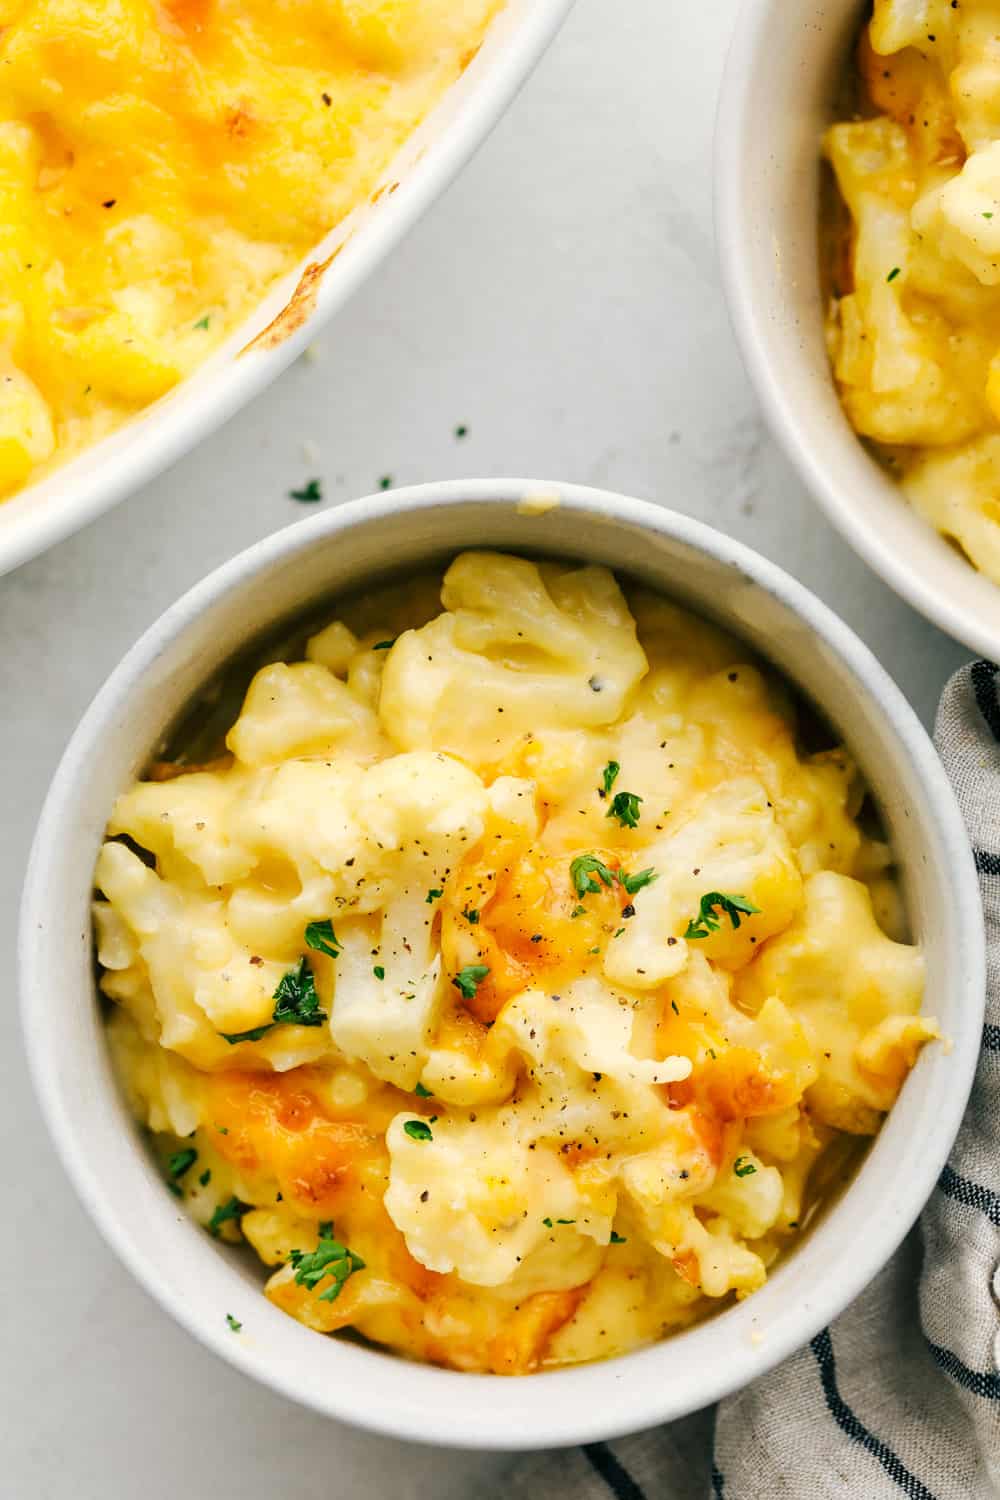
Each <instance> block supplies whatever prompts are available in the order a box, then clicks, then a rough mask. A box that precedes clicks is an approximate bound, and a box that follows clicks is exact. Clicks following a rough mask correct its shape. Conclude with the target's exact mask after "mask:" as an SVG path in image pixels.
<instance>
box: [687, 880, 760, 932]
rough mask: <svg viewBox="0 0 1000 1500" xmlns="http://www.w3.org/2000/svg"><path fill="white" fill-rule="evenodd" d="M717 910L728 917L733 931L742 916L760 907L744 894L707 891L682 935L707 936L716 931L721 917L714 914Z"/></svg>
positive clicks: (720, 923)
mask: <svg viewBox="0 0 1000 1500" xmlns="http://www.w3.org/2000/svg"><path fill="white" fill-rule="evenodd" d="M717 911H719V912H721V913H722V914H723V915H725V916H727V917H728V918H729V920H730V922H731V923H732V926H733V931H734V932H735V931H736V929H737V928H738V927H739V926H740V923H741V922H742V920H743V917H744V916H748V917H749V916H753V914H754V913H755V912H759V911H760V907H759V906H754V904H753V902H752V901H748V900H747V898H746V896H737V895H735V894H732V895H727V894H726V892H725V891H709V892H708V893H707V894H706V895H704V896H702V898H701V905H700V909H699V911H698V915H697V916H696V917H692V919H691V921H690V922H689V923H688V924H687V928H686V930H685V933H684V936H685V937H686V938H687V939H689V940H690V939H691V938H707V937H708V935H709V933H711V932H718V930H719V928H720V927H721V925H722V917H721V916H716V912H717Z"/></svg>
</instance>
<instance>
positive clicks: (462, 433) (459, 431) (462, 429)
mask: <svg viewBox="0 0 1000 1500" xmlns="http://www.w3.org/2000/svg"><path fill="white" fill-rule="evenodd" d="M468 431H469V429H468V428H467V427H466V426H465V424H464V422H463V423H461V424H460V425H459V426H458V427H456V428H455V436H456V437H457V438H464V437H466V436H467V434H468Z"/></svg>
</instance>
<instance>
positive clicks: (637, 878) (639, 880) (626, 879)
mask: <svg viewBox="0 0 1000 1500" xmlns="http://www.w3.org/2000/svg"><path fill="white" fill-rule="evenodd" d="M658 879H659V876H658V875H657V873H656V871H655V870H654V869H653V868H652V866H650V868H649V869H647V870H640V871H639V872H638V874H636V875H629V874H628V872H627V871H626V870H619V871H618V882H619V884H620V885H621V887H622V889H623V890H626V891H628V893H629V895H630V896H634V895H635V894H636V892H637V891H641V890H642V888H643V886H644V885H652V883H653V881H654V880H658Z"/></svg>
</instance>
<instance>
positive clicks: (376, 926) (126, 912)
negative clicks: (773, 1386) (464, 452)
mask: <svg viewBox="0 0 1000 1500" xmlns="http://www.w3.org/2000/svg"><path fill="white" fill-rule="evenodd" d="M427 579H430V580H431V582H430V584H429V585H428V583H427V582H426V580H427ZM421 580H424V581H423V582H422V581H421ZM303 621H305V622H306V623H305V624H303V623H302V622H303ZM248 622H252V626H250V625H249V624H248ZM786 684H787V686H786ZM789 688H790V691H789ZM807 701H808V702H810V703H811V705H812V706H813V707H814V708H815V710H817V711H818V712H817V713H816V714H815V715H814V714H813V712H812V708H809V707H806V706H804V704H805V703H806V702H807ZM241 704H242V709H241ZM827 726H828V727H827ZM226 740H228V742H229V743H228V745H226V743H225V741H226ZM840 744H846V745H847V746H848V749H847V750H846V751H843V750H840V749H838V748H837V747H838V746H839V745H840ZM855 766H856V767H857V770H856V771H855V769H854V767H855ZM178 772H179V773H180V774H178ZM863 786H866V787H867V788H868V790H869V793H870V797H869V799H868V800H867V801H865V802H862V801H861V800H860V799H861V788H862V787H863ZM602 793H603V794H604V795H601V794H602ZM768 804H770V806H769V805H768ZM418 840H419V843H418ZM831 846H833V847H831ZM890 851H891V852H890ZM352 861H353V863H352ZM95 866H96V870H97V881H98V885H99V893H98V896H97V902H98V915H97V927H98V935H99V936H98V950H99V957H100V961H101V966H100V970H99V973H100V977H101V978H102V979H103V983H104V986H105V988H106V989H107V990H108V991H110V992H111V999H110V1003H107V1002H105V1003H104V1004H103V1005H99V1004H97V1003H95V970H94V959H95V956H96V955H95V949H94V945H93V941H92V920H93V912H92V907H93V899H94V878H95ZM897 874H898V879H897ZM20 951H21V964H22V989H23V999H24V1017H25V1030H26V1035H27V1039H28V1047H29V1054H30V1057H31V1061H32V1066H33V1071H34V1075H35V1079H36V1083H37V1086H38V1089H39V1093H40V1097H41V1100H42V1103H43V1107H44V1109H45V1113H46V1116H47V1118H48V1120H49V1123H50V1125H51V1127H52V1129H53V1133H54V1135H55V1138H56V1140H57V1142H58V1145H59V1148H60V1151H61V1153H62V1155H63V1158H64V1160H65V1162H66V1164H67V1167H68V1169H69V1171H70V1173H71V1175H72V1177H73V1180H74V1181H75V1183H76V1184H77V1186H78V1188H79V1190H80V1192H81V1195H82V1196H83V1198H84V1201H85V1203H86V1204H87V1206H88V1208H89V1210H90V1211H91V1213H92V1214H93V1215H94V1217H95V1218H96V1220H97V1222H98V1223H99V1224H100V1226H101V1227H102V1229H103V1231H104V1232H105V1234H106V1235H107V1236H108V1238H109V1240H110V1242H111V1243H112V1244H113V1245H114V1246H115V1247H116V1249H118V1250H119V1252H120V1253H121V1254H122V1256H123V1257H124V1258H125V1260H126V1261H127V1263H128V1264H129V1265H130V1267H131V1268H132V1269H133V1270H134V1271H135V1272H136V1274H137V1275H138V1276H139V1277H140V1278H141V1280H142V1281H143V1283H144V1285H145V1286H146V1287H147V1288H148V1289H149V1290H150V1291H151V1292H152V1293H153V1295H155V1296H156V1297H158V1298H159V1299H160V1300H161V1302H162V1303H163V1305H164V1306H165V1307H166V1308H167V1309H168V1310H169V1311H170V1312H171V1314H172V1315H173V1316H174V1317H176V1318H177V1319H178V1320H179V1321H181V1322H182V1323H183V1324H184V1325H185V1326H186V1327H187V1328H189V1329H190V1330H191V1331H192V1332H193V1333H195V1334H196V1335H197V1336H198V1337H200V1338H202V1339H203V1340H205V1341H206V1342H207V1343H208V1344H209V1345H210V1346H211V1347H212V1348H213V1349H215V1350H216V1351H217V1352H218V1353H220V1354H221V1355H222V1356H223V1357H224V1358H227V1359H229V1360H230V1361H231V1362H232V1363H234V1364H235V1365H236V1366H237V1367H239V1368H241V1369H243V1370H245V1371H247V1372H248V1373H251V1374H253V1375H255V1376H256V1377H257V1378H259V1379H261V1380H263V1381H265V1382H267V1383H268V1384H270V1385H272V1386H273V1387H274V1388H275V1389H277V1390H279V1391H281V1392H282V1393H284V1394H286V1395H288V1396H289V1397H291V1398H293V1399H296V1400H298V1401H301V1402H304V1403H306V1404H310V1405H312V1406H314V1407H315V1408H316V1409H318V1410H320V1411H323V1412H327V1413H329V1414H331V1415H334V1416H338V1417H341V1418H344V1419H347V1420H350V1421H353V1422H358V1423H360V1424H362V1425H365V1426H368V1427H372V1428H375V1429H377V1430H381V1431H386V1432H391V1433H393V1434H395V1435H397V1436H404V1437H410V1438H419V1439H421V1440H424V1441H430V1442H444V1443H451V1444H455V1443H458V1444H461V1445H466V1446H483V1447H487V1448H500V1447H508V1448H510V1447H514V1448H531V1447H542V1446H557V1445H560V1444H565V1443H572V1442H579V1441H589V1440H594V1439H597V1438H601V1437H607V1436H609V1435H611V1434H613V1433H621V1432H624V1431H628V1430H635V1429H638V1428H641V1427H643V1426H648V1425H652V1424H653V1423H655V1422H657V1421H662V1420H668V1419H670V1418H672V1417H675V1416H678V1415H681V1414H682V1413H684V1412H687V1411H691V1410H694V1409H696V1408H698V1407H701V1406H704V1405H706V1404H707V1403H709V1402H711V1401H713V1400H715V1399H717V1398H718V1397H719V1396H720V1395H721V1394H723V1393H725V1392H726V1391H728V1390H731V1389H733V1388H734V1387H736V1386H738V1385H739V1384H741V1383H742V1382H745V1381H747V1380H749V1379H752V1378H753V1377H754V1376H755V1375H758V1374H760V1373H761V1372H762V1371H763V1370H765V1369H767V1368H768V1367H769V1366H771V1365H772V1364H774V1363H776V1362H777V1361H778V1360H780V1359H782V1358H783V1357H784V1356H785V1355H786V1354H788V1353H789V1352H791V1350H793V1349H795V1348H797V1347H799V1346H800V1345H801V1344H802V1343H803V1342H805V1341H806V1340H807V1339H808V1338H810V1337H811V1336H812V1335H813V1334H814V1333H815V1332H816V1331H817V1329H818V1328H820V1327H821V1326H822V1325H823V1323H824V1322H826V1321H827V1320H828V1319H829V1318H830V1317H832V1316H834V1315H835V1314H836V1312H837V1311H839V1309H840V1308H841V1307H843V1306H844V1305H845V1304H846V1303H847V1302H848V1301H849V1300H850V1299H851V1298H852V1297H853V1296H854V1295H856V1294H857V1292H858V1291H859V1290H860V1289H861V1287H862V1286H864V1284H865V1283H866V1282H867V1280H868V1279H869V1278H870V1277H871V1276H872V1275H874V1274H875V1272H876V1271H877V1270H878V1269H879V1268H880V1267H881V1266H882V1265H883V1264H884V1262H885V1260H886V1258H887V1257H888V1256H889V1255H890V1254H891V1253H892V1250H893V1249H894V1248H895V1246H896V1245H897V1244H898V1243H899V1240H900V1239H901V1237H902V1235H903V1234H905V1232H906V1230H907V1228H908V1227H909V1226H910V1225H911V1224H912V1222H913V1219H914V1218H915V1216H916V1214H917V1213H918V1211H919V1209H920V1207H921V1205H922V1203H923V1201H924V1199H925V1198H926V1196H927V1194H928V1193H929V1192H930V1191H931V1189H932V1187H933V1185H934V1182H935V1181H936V1179H937V1176H938V1173H939V1172H940V1168H941V1166H942V1164H943V1162H944V1159H945V1157H946V1154H947V1151H948V1149H949V1146H950V1143H951V1141H952V1139H953V1138H954V1133H955V1131H956V1129H957V1126H958V1122H959V1119H960V1117H961V1114H962V1111H963V1108H964V1102H965V1098H966V1096H967V1092H968V1088H969V1084H970V1081H971V1077H972V1072H973V1069H974V1066H975V1060H976V1057H977V1054H978V1043H979V1035H980V1030H981V1025H982V987H983V952H982V932H981V916H980V910H979V903H978V887H977V883H976V878H975V872H974V869H973V866H972V860H971V855H970V852H969V849H968V842H967V839H966V835H965V832H964V829H963V827H962V823H961V818H960V815H959V813H958V810H957V807H956V805H955V801H954V798H953V796H952V793H951V791H950V788H949V787H948V784H947V781H946V779H945V777H944V774H943V772H942V770H941V767H940V764H939V762H938V761H937V759H936V757H935V755H934V753H933V750H932V748H931V747H930V745H929V743H928V741H927V738H926V736H925V735H924V733H923V731H922V730H921V729H920V727H919V725H918V724H917V723H916V721H915V719H914V717H913V714H912V712H911V711H910V709H909V708H908V707H907V706H906V704H905V702H904V701H903V699H902V698H901V696H900V695H899V693H898V691H897V690H896V689H895V688H894V687H893V685H892V683H891V682H890V681H889V680H888V678H887V677H886V676H885V674H884V673H883V672H882V671H881V669H880V668H879V667H878V665H877V663H876V662H875V661H874V660H873V659H872V657H871V656H870V654H869V653H868V652H867V651H866V650H865V649H864V648H863V647H862V646H861V645H860V643H859V642H858V641H857V640H856V639H855V638H854V637H853V636H852V635H851V633H850V632H849V631H848V630H846V628H845V627H844V626H842V625H841V624H839V622H837V621H836V619H835V618H834V617H833V616H832V615H831V614H830V613H829V612H828V611H827V610H826V609H824V608H823V606H821V605H820V604H819V603H818V602H817V601H816V600H815V599H813V598H811V596H810V595H809V594H808V593H806V591H805V590H803V589H801V588H800V587H799V585H797V584H796V583H795V582H794V581H793V580H792V579H789V578H787V577H786V576H785V575H784V574H782V573H781V572H780V571H779V570H777V569H775V568H774V567H773V566H772V565H771V564H769V563H767V562H766V561H765V560H764V559H762V558H759V557H757V556H755V555H754V554H753V553H751V552H749V551H747V550H746V549H745V548H742V547H740V546H738V545H737V544H736V543H733V542H732V541H730V540H729V539H728V538H726V537H723V536H721V535H720V534H718V533H716V532H713V531H711V530H710V529H709V528H706V527H704V526H701V525H699V524H698V523H696V522H693V521H691V520H689V519H688V518H686V517H683V516H680V515H676V514H673V513H671V512H669V511H665V510H663V509H661V508H659V507H656V506H651V505H647V504H642V503H640V502H638V501H632V500H628V499H625V498H624V497H622V496H615V495H607V494H603V493H601V492H598V491H591V490H585V489H580V488H576V487H574V486H570V485H552V484H545V485H543V484H540V483H538V482H529V481H511V480H494V481H470V482H455V483H452V484H444V485H433V486H426V487H424V488H422V489H416V490H412V491H399V492H395V493H393V494H392V495H391V496H390V497H388V498H386V497H383V496H379V497H375V498H373V499H370V500H365V501H360V502H357V503H356V504H354V505H351V506H345V507H342V508H338V509H336V510H333V511H330V512H326V513H323V514H320V515H317V516H316V517H314V518H311V519H310V520H308V521H307V522H305V523H303V524H302V525H300V526H297V527H293V528H290V529H289V530H288V531H286V532H283V533H281V534H279V535H278V536H275V537H271V538H269V539H267V540H266V541H264V542H262V543H260V544H258V545H257V546H256V547H254V548H252V549H251V550H250V551H249V552H247V553H245V554H243V555H242V556H241V557H239V558H237V559H235V560H234V561H233V562H232V563H230V564H228V565H227V566H226V567H224V568H222V569H220V570H219V571H218V572H217V573H215V574H213V575H212V576H211V577H210V578H209V579H207V580H206V581H205V582H204V583H203V584H201V585H200V586H199V587H198V588H196V589H195V590H193V591H192V592H191V593H190V594H189V595H187V596H186V597H185V598H184V599H182V600H181V601H180V602H179V603H178V604H177V605H175V606H174V608H173V609H172V610H170V611H169V612H168V614H167V615H166V616H165V617H164V618H163V620H161V621H160V622H159V623H158V624H157V625H156V626H155V627H154V628H153V630H152V631H151V632H150V633H149V635H148V636H147V637H146V638H145V639H144V640H143V641H142V642H140V643H139V645H138V646H137V647H136V648H134V650H133V652H132V653H131V654H130V655H129V657H128V658H127V659H126V661H125V662H124V663H123V664H122V665H121V666H120V667H119V668H118V670H117V672H116V673H115V674H114V675H113V676H112V678H111V679H110V681H109V682H108V684H107V686H106V687H105V689H104V690H103V691H102V693H101V695H100V696H99V698H98V700H97V701H96V702H95V704H94V705H93V707H92V708H91V710H90V711H89V713H88V715H87V717H86V718H85V720H84V722H83V724H82V725H81V726H80V729H79V730H78V731H77V734H76V735H75V736H74V739H73V741H72V743H71V745H70V747H69V749H68V751H67V754H66V758H65V760H64V763H63V765H62V767H61V768H60V771H59V773H58V774H57V777H56V780H55V782H54V784H53V788H52V791H51V793H50V796H49V799H48V801H47V804H46V809H45V812H44V814H43V817H42V820H41V823H40V826H39V831H38V835H37V839H36V845H35V851H34V855H33V859H32V863H31V868H30V870H29V875H28V879H27V882H26V887H25V898H24V908H23V914H22V928H21V950H20ZM924 996H926V1001H925V1002H924V1003H922V997H924ZM557 997H558V998H557ZM675 1006H676V1010H675V1008H674V1007H675ZM932 1015H933V1017H935V1018H936V1023H937V1025H936V1029H937V1030H938V1031H939V1033H940V1035H941V1037H943V1038H946V1039H947V1042H948V1043H949V1044H950V1045H943V1044H939V1043H938V1042H936V1041H932V1040H929V1038H930V1036H931V1034H932V1033H934V1031H935V1022H934V1021H932V1020H931V1016H932ZM109 1041H110V1046H109ZM925 1041H926V1045H922V1043H924V1042H925ZM713 1054H714V1055H713ZM827 1054H829V1056H827ZM112 1057H114V1059H115V1063H116V1068H115V1070H113V1069H112V1066H111V1059H112ZM911 1062H912V1067H910V1064H911ZM116 1072H117V1077H116V1076H115V1074H116ZM122 1084H123V1085H124V1095H127V1097H128V1100H129V1104H126V1102H125V1098H124V1097H123V1090H122V1087H121V1085H122ZM897 1091H898V1097H896V1095H897ZM894 1098H895V1103H893V1099H894ZM890 1105H891V1108H890V1107H889V1106H890ZM887 1108H888V1114H887V1115H884V1119H883V1114H884V1111H885V1110H886V1109H887ZM135 1114H138V1116H139V1119H140V1121H143V1122H145V1124H147V1125H148V1126H150V1127H151V1129H152V1137H150V1136H149V1134H148V1132H146V1131H139V1130H136V1128H135V1125H134V1115H135ZM880 1120H883V1123H882V1124H881V1128H879V1129H877V1130H876V1133H875V1134H874V1135H872V1134H871V1133H870V1132H871V1131H872V1130H875V1129H876V1127H877V1126H878V1124H879V1121H880ZM192 1132H193V1133H192ZM859 1148H860V1149H859ZM685 1174H686V1175H685ZM165 1179H166V1183H165ZM203 1179H204V1180H203ZM167 1185H172V1186H173V1188H174V1189H175V1190H176V1191H175V1192H173V1193H171V1192H168V1191H167ZM196 1221H200V1223H199V1222H196ZM548 1221H551V1222H548ZM560 1221H564V1222H560ZM565 1221H575V1222H565ZM206 1231H207V1232H206ZM802 1231H805V1232H802ZM241 1239H242V1240H244V1241H246V1242H247V1243H245V1244H241V1243H239V1242H240V1240H241ZM785 1250H788V1251H790V1252H791V1253H787V1254H786V1253H783V1252H784V1251H785ZM519 1257H520V1259H519ZM262 1259H263V1260H264V1261H265V1262H266V1263H267V1265H266V1269H264V1268H262V1266H261V1260H262ZM262 1288H263V1289H265V1290H266V1293H267V1295H261V1292H262ZM747 1293H752V1295H746V1294H747ZM711 1311H717V1313H718V1315H717V1316H705V1314H706V1313H707V1312H711ZM289 1312H291V1313H292V1314H293V1316H288V1313H289ZM341 1327H342V1328H343V1330H344V1331H343V1333H342V1334H341V1335H340V1336H337V1337H328V1338H322V1337H317V1332H316V1330H317V1329H319V1330H324V1331H325V1330H333V1329H337V1328H341ZM662 1333H669V1334H670V1337H668V1338H661V1337H660V1335H661V1334H662ZM358 1335H361V1336H360V1337H359V1336H358ZM616 1351H617V1352H616ZM400 1353H402V1354H404V1355H409V1356H411V1357H409V1358H400V1357H398V1355H399V1354H400ZM612 1353H614V1357H613V1358H605V1357H602V1356H604V1355H608V1354H612ZM513 1372H521V1374H520V1378H518V1379H511V1378H509V1376H510V1374H511V1373H513Z"/></svg>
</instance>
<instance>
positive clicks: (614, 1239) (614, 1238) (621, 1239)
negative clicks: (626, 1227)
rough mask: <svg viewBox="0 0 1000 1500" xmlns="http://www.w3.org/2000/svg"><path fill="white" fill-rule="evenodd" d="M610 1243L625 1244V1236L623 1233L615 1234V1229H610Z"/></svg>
mask: <svg viewBox="0 0 1000 1500" xmlns="http://www.w3.org/2000/svg"><path fill="white" fill-rule="evenodd" d="M611 1243H612V1245H625V1244H627V1243H628V1241H627V1240H626V1238H625V1236H624V1235H623V1234H616V1233H615V1231H614V1230H613V1229H612V1231H611Z"/></svg>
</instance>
